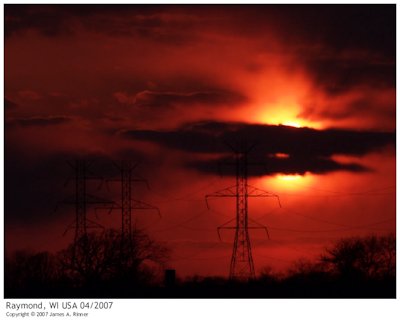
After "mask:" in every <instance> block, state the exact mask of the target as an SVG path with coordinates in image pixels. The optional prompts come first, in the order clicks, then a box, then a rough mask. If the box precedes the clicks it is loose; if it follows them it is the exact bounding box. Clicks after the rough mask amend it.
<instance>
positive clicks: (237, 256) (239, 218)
mask: <svg viewBox="0 0 400 322" xmlns="http://www.w3.org/2000/svg"><path fill="white" fill-rule="evenodd" d="M251 148H252V147H250V148H249V149H247V148H246V146H243V147H242V149H240V150H237V149H233V148H232V149H233V150H234V154H235V166H236V185H234V186H231V187H228V188H225V189H222V190H219V191H217V192H215V193H213V194H209V195H206V201H207V200H208V198H211V197H235V198H236V218H233V219H231V220H230V221H228V222H226V223H225V224H223V225H222V226H219V227H218V234H219V230H220V229H234V230H235V240H234V243H233V251H232V258H231V264H230V270H229V277H230V278H231V279H240V280H249V279H253V278H255V270H254V262H253V256H252V252H251V242H250V235H249V229H264V230H265V231H266V233H267V236H268V237H269V235H268V230H267V227H265V226H263V225H261V224H259V223H257V222H256V221H254V220H252V219H250V218H249V216H248V198H249V197H276V198H278V196H277V195H275V194H271V193H269V192H267V191H264V190H261V189H258V188H255V187H253V186H250V185H248V183H247V178H248V173H247V167H248V160H247V157H248V153H249V151H250V150H251ZM278 202H279V198H278ZM279 205H280V203H279ZM207 206H208V201H207ZM234 220H236V225H235V226H227V225H228V224H229V223H231V222H233V221H234ZM249 221H250V222H252V224H253V226H250V225H249Z"/></svg>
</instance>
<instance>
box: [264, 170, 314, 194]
mask: <svg viewBox="0 0 400 322" xmlns="http://www.w3.org/2000/svg"><path fill="white" fill-rule="evenodd" d="M313 182H314V176H312V175H311V174H309V173H306V174H304V175H300V174H277V175H275V176H273V177H264V178H262V179H261V182H260V184H261V185H262V186H263V187H264V188H265V189H266V190H268V191H270V190H272V191H274V192H276V193H279V192H282V191H290V192H293V191H301V190H303V189H304V188H305V187H307V186H312V184H313Z"/></svg>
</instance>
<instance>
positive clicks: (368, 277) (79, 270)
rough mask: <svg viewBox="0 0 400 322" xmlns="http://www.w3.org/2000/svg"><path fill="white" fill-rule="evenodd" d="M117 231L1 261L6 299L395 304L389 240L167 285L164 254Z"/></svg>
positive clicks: (363, 241) (357, 241)
mask: <svg viewBox="0 0 400 322" xmlns="http://www.w3.org/2000/svg"><path fill="white" fill-rule="evenodd" d="M121 245H127V243H126V242H124V243H121V239H120V235H119V234H118V233H117V232H115V231H111V230H110V231H105V232H103V233H101V234H92V235H89V236H88V238H87V239H86V240H81V241H79V243H78V244H77V245H75V247H74V245H70V246H69V247H68V248H67V249H65V250H63V251H61V252H59V253H57V254H50V253H48V252H41V253H28V252H15V253H13V254H12V255H11V256H7V257H6V260H5V297H7V298H21V297H25V298H34V297H38V298H76V297H80V298H82V297H91V298H395V297H396V239H395V235H394V234H390V235H386V236H375V235H371V236H367V237H353V238H345V239H341V240H339V241H338V242H336V243H335V244H334V245H332V246H331V247H328V248H326V249H325V250H324V251H323V253H322V254H321V255H320V257H319V258H318V260H316V261H307V260H299V261H297V262H295V263H293V265H292V266H291V267H290V268H289V269H288V270H287V271H286V272H284V273H282V272H279V273H278V272H277V273H275V272H273V271H272V270H271V269H270V268H264V269H263V270H262V271H261V274H259V276H258V277H257V278H256V279H255V280H250V281H237V280H228V279H226V278H222V277H201V276H192V277H188V278H185V279H177V280H169V281H168V283H165V282H164V268H165V265H166V263H167V262H168V257H169V250H168V249H167V248H166V247H164V246H163V245H161V244H160V243H157V242H155V241H154V240H152V239H151V238H149V237H148V236H147V235H146V234H144V233H142V232H135V234H134V235H133V237H132V244H131V246H129V247H128V249H123V248H122V247H121Z"/></svg>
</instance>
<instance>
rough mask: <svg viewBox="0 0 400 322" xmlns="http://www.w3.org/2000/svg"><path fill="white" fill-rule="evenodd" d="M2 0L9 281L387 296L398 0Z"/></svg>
mask: <svg viewBox="0 0 400 322" xmlns="http://www.w3.org/2000/svg"><path fill="white" fill-rule="evenodd" d="M8 2H10V1H8ZM11 2H13V1H11ZM3 7H4V15H3V16H4V93H3V94H4V95H3V96H4V97H3V100H4V111H3V112H4V113H3V114H4V131H3V132H4V153H3V155H4V156H3V157H4V160H3V161H4V162H3V163H4V167H3V168H4V178H7V180H5V181H4V196H3V199H4V207H3V209H4V220H3V221H4V230H5V234H4V240H5V247H4V254H6V255H7V259H6V260H4V259H3V262H4V263H5V265H4V267H6V268H7V269H6V270H5V273H6V275H7V274H9V276H6V278H5V280H6V281H7V285H5V287H4V289H5V293H6V295H7V296H8V297H10V298H14V297H15V298H18V297H21V298H30V297H32V296H33V297H34V298H36V297H38V298H40V297H41V296H43V297H45V298H47V297H51V296H56V297H58V298H61V299H62V298H65V297H66V296H68V295H73V296H74V297H76V298H80V297H82V296H89V297H98V296H103V295H106V296H110V297H113V298H118V297H123V298H146V297H147V296H148V297H153V298H159V297H161V298H163V297H170V298H177V299H179V298H191V297H205V298H207V297H212V298H213V297H216V298H218V297H221V298H226V297H227V298H230V297H238V298H242V297H244V298H246V297H248V298H261V297H265V298H274V297H277V296H278V297H282V298H284V297H286V296H287V297H291V298H304V297H308V296H312V297H315V298H324V297H346V298H347V297H349V298H351V297H356V296H355V295H359V296H361V297H364V296H367V297H371V298H376V297H378V298H379V297H384V298H390V297H393V294H394V296H395V295H396V293H395V291H396V290H395V283H394V284H393V283H392V281H393V277H395V276H393V275H390V274H392V273H393V270H392V266H391V265H392V264H393V263H392V262H389V263H388V265H386V264H385V266H384V267H380V266H379V265H381V264H379V263H377V264H376V265H375V266H374V265H372V264H371V265H372V266H370V267H368V268H367V269H365V272H361V270H360V267H361V266H362V265H366V264H365V263H366V261H365V258H369V257H368V256H365V257H363V261H362V264H360V263H361V262H355V261H353V257H351V259H352V261H351V262H350V263H349V264H347V263H346V265H344V267H345V268H346V269H345V271H340V269H341V267H338V268H337V269H336V270H335V267H334V263H341V261H340V260H338V261H335V260H336V259H332V260H331V261H326V263H325V264H324V265H325V266H324V265H322V263H321V261H320V260H319V259H321V258H323V255H324V252H325V250H326V249H327V247H329V246H330V245H335V243H336V242H338V241H340V240H342V239H345V238H350V239H351V238H359V237H365V236H375V237H376V238H380V237H382V236H384V237H385V238H387V240H386V239H382V241H385V243H386V244H385V245H390V243H392V239H391V238H392V237H391V236H392V235H390V236H387V235H389V234H394V233H396V5H395V4H385V5H380V4H373V5H372V4H371V5H369V4H365V5H361V4H352V5H346V4H338V5H328V4H327V5H325V4H319V5H313V4H307V5H295V4H293V5H292V4H287V5H281V4H277V5H272V4H266V3H265V4H262V5H261V4H251V5H249V4H244V3H243V4H240V5H226V4H223V3H221V4H215V5H214V4H195V5H185V4H174V5H162V4H151V5H150V4H149V5H147V4H141V5H136V4H133V3H132V4H129V5H124V4H107V5H105V4H104V5H103V4H96V5H91V4H85V5H79V4H76V5H75V4H74V5H72V4H65V5H64V4H63V5H59V4H50V3H48V4H34V5H33V4H32V5H27V4H4V6H3ZM278 201H279V202H278ZM54 209H57V210H56V211H55V210H54ZM64 232H65V234H64V235H63V233H64ZM218 233H220V235H221V236H218ZM351 240H352V239H351ZM371 245H378V244H377V243H376V244H373V243H371ZM374 247H375V246H374ZM375 248H377V247H375ZM375 248H373V247H369V248H368V247H366V248H365V249H375ZM381 249H384V248H381ZM393 249H394V248H391V250H393ZM25 250H26V251H25ZM28 250H29V251H28ZM389 251H390V249H389ZM334 253H335V252H332V254H334ZM389 253H390V252H387V254H389ZM21 254H22V255H21ZM357 256H358V255H357ZM376 258H379V260H380V257H379V256H378V255H377V256H376ZM395 258H396V256H392V255H391V256H390V259H389V261H390V260H392V261H393V259H395ZM300 259H301V260H304V259H305V260H307V261H309V263H308V262H307V264H304V265H303V264H302V263H300V264H301V265H300V264H299V262H298V260H300ZM18 261H20V262H18ZM347 265H350V266H351V265H354V267H350V266H349V267H350V268H351V269H350V268H349V267H348V266H347ZM50 266H51V267H50ZM339 266H340V265H339ZM10 267H11V268H10ZM338 269H339V270H338ZM385 270H386V271H385ZM372 271H374V272H376V274H378V275H376V279H375V280H372V279H371V280H369V278H370V276H371V274H370V273H371V272H372ZM270 272H273V273H270ZM308 273H310V275H304V274H308ZM342 273H343V274H345V275H346V274H348V275H347V276H345V275H343V276H344V277H343V276H342V275H341V274H342ZM394 273H395V270H394ZM293 274H294V275H293ZM292 277H295V278H292ZM342 277H343V278H342ZM353 277H355V278H353ZM346 278H347V279H346ZM236 279H237V280H240V283H236V282H233V283H231V282H232V280H236ZM203 281H205V283H203ZM247 281H252V282H251V283H248V285H247V284H246V282H247ZM349 281H350V282H351V283H349ZM242 282H243V283H242ZM353 282H354V283H353ZM357 283H359V284H357ZM363 283H365V284H363ZM385 283H386V284H385ZM354 285H355V286H354ZM38 286H39V287H38ZM281 286H282V288H281ZM353 286H354V287H353ZM248 287H249V288H248ZM38 292H42V293H40V294H38ZM366 293H368V294H366ZM193 312H194V311H193ZM132 314H133V313H132ZM327 314H330V312H327ZM192 315H193V314H192ZM239 315H240V314H239ZM130 317H131V319H133V320H135V319H138V318H139V317H137V316H135V315H134V314H133V315H132V316H130ZM186 318H187V320H191V319H193V316H191V315H190V314H189V315H188V316H187V317H186ZM320 318H321V319H322V320H324V318H325V317H324V316H321V317H320ZM246 319H247V320H251V319H252V318H251V316H250V315H248V316H245V317H243V321H244V320H246ZM342 320H343V319H340V320H339V319H338V320H337V321H342Z"/></svg>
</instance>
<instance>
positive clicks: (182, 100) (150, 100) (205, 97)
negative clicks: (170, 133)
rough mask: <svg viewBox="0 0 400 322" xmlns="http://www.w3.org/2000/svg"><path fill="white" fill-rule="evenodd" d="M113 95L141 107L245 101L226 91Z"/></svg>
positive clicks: (210, 104)
mask: <svg viewBox="0 0 400 322" xmlns="http://www.w3.org/2000/svg"><path fill="white" fill-rule="evenodd" d="M114 96H115V97H116V99H117V100H118V101H119V102H120V103H126V104H132V105H134V106H136V107H143V108H163V109H168V108H173V107H176V106H193V105H197V104H201V105H208V106H214V105H224V104H239V103H243V102H244V101H245V98H244V96H242V95H240V94H238V93H233V92H226V91H199V92H188V93H179V92H155V91H142V92H139V93H137V94H136V95H135V96H132V97H130V96H128V95H126V94H124V93H115V94H114Z"/></svg>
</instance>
